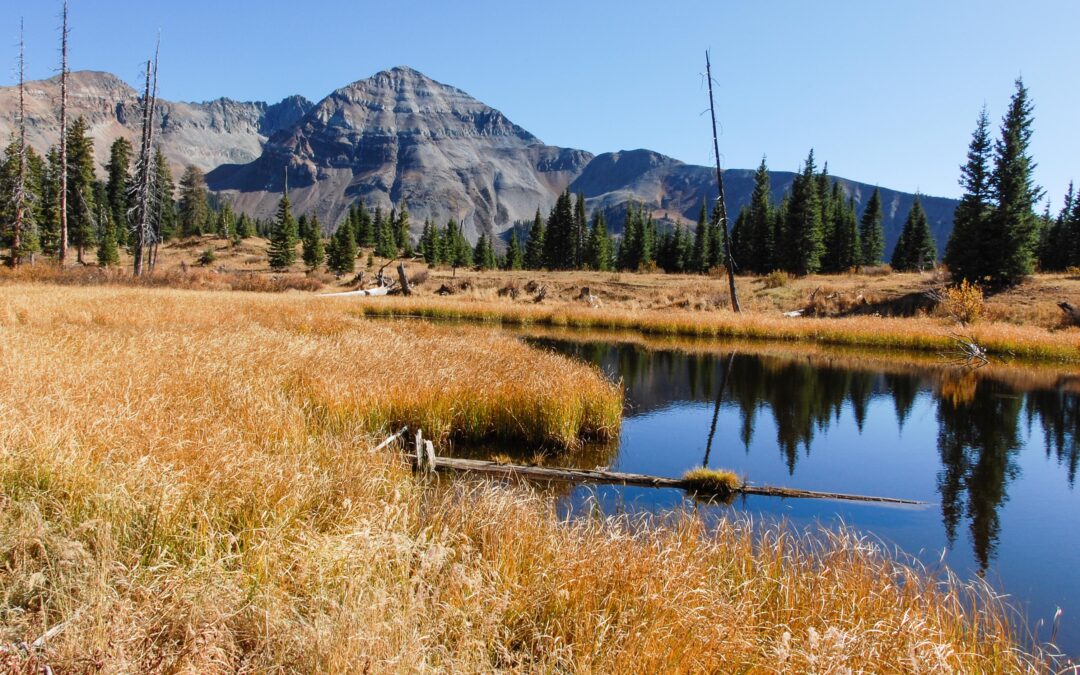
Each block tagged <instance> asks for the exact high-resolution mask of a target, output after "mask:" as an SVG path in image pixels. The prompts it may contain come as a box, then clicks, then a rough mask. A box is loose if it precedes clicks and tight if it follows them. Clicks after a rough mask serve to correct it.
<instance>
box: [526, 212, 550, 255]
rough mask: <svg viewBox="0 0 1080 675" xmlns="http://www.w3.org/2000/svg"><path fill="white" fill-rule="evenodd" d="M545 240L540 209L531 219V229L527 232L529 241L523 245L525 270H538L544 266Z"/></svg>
mask: <svg viewBox="0 0 1080 675" xmlns="http://www.w3.org/2000/svg"><path fill="white" fill-rule="evenodd" d="M546 240H547V231H546V229H545V228H544V219H543V218H541V217H540V209H539V208H538V209H536V216H535V217H534V218H533V224H532V229H530V230H529V241H528V242H526V244H525V269H528V270H538V269H541V268H542V267H543V266H544V250H545V246H546Z"/></svg>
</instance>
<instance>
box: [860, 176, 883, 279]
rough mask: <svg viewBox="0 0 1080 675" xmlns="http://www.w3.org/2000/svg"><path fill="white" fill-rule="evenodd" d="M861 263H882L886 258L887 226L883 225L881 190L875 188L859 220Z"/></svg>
mask: <svg viewBox="0 0 1080 675" xmlns="http://www.w3.org/2000/svg"><path fill="white" fill-rule="evenodd" d="M859 247H860V249H861V256H860V258H859V264H860V265H880V264H881V263H882V261H883V260H884V259H885V228H884V227H883V226H882V212H881V190H879V189H878V188H874V192H873V194H871V195H870V201H868V202H867V203H866V209H865V210H864V211H863V214H862V219H861V220H860V221H859Z"/></svg>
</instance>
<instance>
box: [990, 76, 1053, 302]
mask: <svg viewBox="0 0 1080 675" xmlns="http://www.w3.org/2000/svg"><path fill="white" fill-rule="evenodd" d="M1033 109H1034V106H1033V105H1032V103H1031V100H1030V99H1029V98H1028V92H1027V88H1026V87H1025V86H1024V83H1023V81H1022V80H1020V79H1017V80H1016V91H1015V92H1014V93H1013V96H1012V98H1011V100H1010V101H1009V109H1008V111H1007V112H1006V113H1005V118H1004V119H1003V120H1002V124H1001V136H1000V137H999V138H998V140H997V142H996V143H995V144H994V171H993V173H992V174H991V176H990V188H991V191H992V194H993V196H994V207H993V209H992V210H991V212H990V215H989V220H988V224H989V228H987V229H988V230H989V232H988V233H987V234H988V236H986V237H985V238H984V240H983V241H984V243H985V248H984V257H985V258H987V259H988V260H989V270H988V271H989V274H988V275H987V276H989V277H990V283H991V285H996V286H1002V285H1010V284H1015V283H1016V282H1018V281H1020V280H1021V279H1023V278H1024V277H1025V276H1028V275H1029V274H1031V273H1032V272H1033V271H1034V267H1035V266H1034V263H1035V247H1036V244H1037V242H1038V222H1037V218H1036V215H1035V204H1036V203H1037V202H1038V201H1039V199H1040V198H1041V196H1042V190H1041V189H1040V188H1039V187H1038V186H1037V185H1035V182H1034V177H1033V173H1034V170H1035V162H1034V160H1033V159H1032V158H1031V155H1030V145H1031V134H1032V130H1033V125H1034V118H1033V114H1032V113H1033Z"/></svg>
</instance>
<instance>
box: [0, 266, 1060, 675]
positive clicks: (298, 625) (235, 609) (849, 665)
mask: <svg viewBox="0 0 1080 675" xmlns="http://www.w3.org/2000/svg"><path fill="white" fill-rule="evenodd" d="M0 299H2V300H3V304H2V308H0V561H3V562H2V564H0V643H2V644H12V643H15V642H18V641H27V642H30V641H32V640H33V639H35V638H36V637H38V636H40V635H41V634H43V633H44V632H45V630H46V629H47V628H49V627H52V626H56V625H58V624H62V623H64V622H67V623H66V624H65V628H64V630H63V632H61V633H60V634H59V635H57V636H55V637H54V638H53V639H52V640H51V641H49V643H48V644H47V646H46V647H45V648H44V649H43V650H42V651H41V652H40V653H39V654H38V655H37V656H36V657H34V658H35V659H37V660H36V662H34V663H31V659H28V658H25V657H23V656H22V655H21V652H18V651H7V652H4V653H2V654H0V665H2V667H3V668H4V669H6V670H7V671H13V672H19V671H20V670H23V669H32V668H36V667H38V666H40V665H41V664H43V663H48V664H50V665H51V666H52V667H53V668H54V669H55V670H56V671H57V672H91V671H93V672H98V671H102V670H103V671H106V672H190V673H196V672H198V673H209V672H236V671H241V672H266V671H273V672H281V671H306V672H340V671H359V672H368V671H372V672H417V671H453V672H477V671H483V672H490V671H497V670H502V671H517V672H537V671H539V672H564V671H578V672H688V671H697V672H809V671H815V672H838V671H855V672H859V671H876V672H897V671H906V672H958V671H959V672H1020V671H1035V670H1038V669H1040V668H1042V667H1044V666H1045V665H1046V664H1045V663H1043V662H1042V661H1039V660H1038V656H1037V655H1034V656H1033V655H1031V654H1029V653H1025V652H1023V651H1021V650H1019V649H1018V648H1017V647H1016V644H1017V643H1016V638H1017V633H1016V628H1015V627H1014V625H1012V624H1011V623H1010V621H1009V616H1010V615H1009V614H1008V612H1007V610H1006V609H1005V608H1004V607H1002V606H1001V604H1000V601H999V600H998V599H997V598H996V597H995V596H992V595H991V594H990V593H989V591H987V590H986V588H985V587H984V586H982V585H981V584H979V583H976V584H970V585H968V584H962V583H959V582H957V581H955V580H952V581H946V582H941V581H939V580H937V579H936V578H934V577H932V576H930V575H928V574H926V573H925V572H924V571H921V570H919V569H918V568H917V567H913V566H911V565H905V564H902V563H901V562H898V561H897V559H896V558H895V557H893V556H892V555H890V554H888V552H886V551H884V550H882V548H881V547H880V546H879V545H877V544H875V543H874V542H872V541H870V540H867V539H865V538H863V537H861V536H859V535H857V534H855V533H853V532H851V531H849V530H815V531H812V532H807V533H800V532H796V531H793V530H789V529H786V528H785V527H783V526H782V525H775V526H767V525H762V524H761V523H755V522H752V521H750V520H748V519H742V518H737V517H732V518H724V519H721V520H720V521H719V522H718V523H715V524H706V523H705V522H704V521H703V520H702V519H699V518H696V517H694V516H692V515H690V514H688V513H682V514H674V515H670V516H667V517H651V518H645V517H642V518H629V517H621V518H616V517H608V518H604V517H598V518H588V519H581V520H575V521H570V522H567V521H564V520H561V519H560V518H559V517H558V516H557V515H556V513H555V509H554V506H553V504H552V503H551V501H550V500H547V499H544V498H543V496H542V495H540V494H536V493H533V492H530V491H528V490H527V489H524V488H521V487H508V486H503V485H500V484H498V483H490V482H482V481H478V482H471V481H461V480H456V481H446V480H443V479H441V478H438V479H435V480H432V481H422V480H418V479H416V478H414V477H413V475H412V473H411V471H410V470H409V468H408V467H407V466H406V464H405V462H404V461H402V460H401V459H400V458H399V457H397V456H396V454H395V453H393V452H387V451H381V452H378V453H373V452H371V451H370V450H369V448H372V447H374V445H375V444H376V443H377V441H378V439H379V438H380V437H381V435H382V434H381V432H382V431H383V430H379V429H377V427H379V425H385V424H387V423H389V422H391V421H394V422H399V421H401V420H405V419H408V420H410V421H411V420H412V419H413V416H421V417H422V416H423V415H428V416H429V417H426V418H422V419H421V423H422V424H424V425H425V426H424V428H425V432H427V431H428V429H429V428H430V429H439V430H441V431H442V432H443V433H446V434H449V435H451V436H453V435H455V434H457V433H459V430H467V431H462V432H461V433H475V434H477V435H483V434H484V433H486V432H487V431H490V429H492V428H493V426H497V425H505V424H517V425H518V426H516V427H513V428H514V429H516V431H515V432H514V433H520V434H522V435H523V436H528V435H539V436H543V437H544V438H547V439H549V440H551V441H552V442H554V441H556V440H559V439H561V440H562V441H564V442H565V441H567V440H568V439H569V437H570V436H571V435H572V432H574V431H584V432H587V433H613V431H614V429H613V427H612V424H614V422H612V421H610V418H609V417H608V416H609V415H610V414H615V415H616V417H617V414H618V411H619V404H620V396H619V393H618V390H617V389H615V388H613V387H612V386H611V385H609V384H607V383H605V382H604V381H603V380H602V378H600V376H599V374H598V373H596V372H595V371H593V370H591V369H588V368H584V367H582V366H580V365H578V364H574V363H572V362H569V361H567V360H565V359H561V358H558V357H555V356H554V355H550V354H544V353H540V352H537V351H535V350H531V349H529V348H528V347H526V346H525V345H523V344H520V343H519V342H517V341H516V340H513V339H511V338H507V337H506V336H501V335H497V334H495V333H494V332H492V331H485V330H483V329H480V328H475V327H473V328H465V329H463V328H460V327H439V326H422V325H413V324H412V322H409V323H407V324H401V325H383V324H380V323H378V322H370V321H362V320H358V319H356V318H350V317H349V316H348V315H347V309H348V308H349V307H350V305H349V304H348V303H344V302H340V303H339V302H337V301H324V300H323V301H311V300H310V299H307V298H302V297H300V298H298V297H281V296H269V297H268V296H251V295H237V294H222V293H205V292H188V291H161V290H146V289H115V288H93V289H86V288H79V289H73V288H61V287H55V286H53V287H49V286H15V285H10V286H5V287H3V288H0ZM586 399H588V400H592V403H588V404H587V403H586ZM594 399H598V401H597V400H594ZM590 405H591V406H593V407H589V406H590ZM377 432H379V433H377Z"/></svg>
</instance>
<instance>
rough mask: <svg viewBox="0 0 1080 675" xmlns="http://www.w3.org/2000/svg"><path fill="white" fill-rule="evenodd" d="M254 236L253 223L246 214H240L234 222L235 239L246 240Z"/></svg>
mask: <svg viewBox="0 0 1080 675" xmlns="http://www.w3.org/2000/svg"><path fill="white" fill-rule="evenodd" d="M254 236H255V222H254V221H253V220H252V219H251V216H249V215H248V214H246V213H241V214H240V217H239V218H238V219H237V221H236V238H237V239H247V238H249V237H254Z"/></svg>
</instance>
